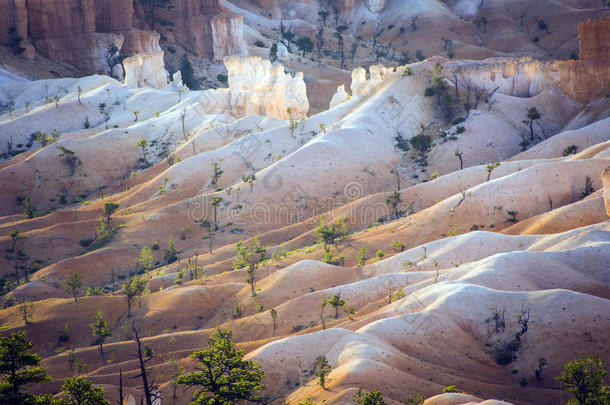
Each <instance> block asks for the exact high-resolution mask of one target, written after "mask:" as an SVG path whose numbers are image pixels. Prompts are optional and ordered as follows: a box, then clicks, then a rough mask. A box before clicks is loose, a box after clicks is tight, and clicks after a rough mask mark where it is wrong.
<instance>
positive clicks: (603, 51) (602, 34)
mask: <svg viewBox="0 0 610 405" xmlns="http://www.w3.org/2000/svg"><path fill="white" fill-rule="evenodd" d="M578 46H579V47H580V55H579V58H580V60H583V61H589V60H607V59H610V17H606V18H600V19H599V20H594V21H587V22H584V23H582V24H579V25H578Z"/></svg>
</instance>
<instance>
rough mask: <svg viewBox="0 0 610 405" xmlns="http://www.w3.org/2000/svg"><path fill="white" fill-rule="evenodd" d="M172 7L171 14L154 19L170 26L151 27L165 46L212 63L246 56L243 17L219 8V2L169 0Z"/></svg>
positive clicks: (217, 0)
mask: <svg viewBox="0 0 610 405" xmlns="http://www.w3.org/2000/svg"><path fill="white" fill-rule="evenodd" d="M172 6H173V8H172V9H171V10H159V11H158V18H159V19H160V20H165V21H168V22H170V23H171V24H170V26H169V27H167V28H164V27H155V28H156V29H159V30H160V31H161V32H162V33H163V35H164V36H165V37H167V40H168V42H169V43H175V44H178V45H180V46H182V47H183V48H185V49H186V50H187V51H188V52H190V53H192V54H195V55H197V56H200V57H204V58H208V59H212V60H214V61H221V60H223V58H224V57H225V56H229V55H232V54H236V53H247V47H246V43H245V41H244V38H243V17H242V16H241V15H237V14H234V13H231V12H229V11H228V10H227V9H226V8H224V7H222V5H221V3H220V0H173V1H172Z"/></svg>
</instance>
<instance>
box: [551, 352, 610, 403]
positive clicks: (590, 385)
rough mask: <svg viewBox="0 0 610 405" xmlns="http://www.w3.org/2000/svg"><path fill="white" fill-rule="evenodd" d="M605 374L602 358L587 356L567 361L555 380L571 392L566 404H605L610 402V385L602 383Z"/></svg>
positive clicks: (606, 372)
mask: <svg viewBox="0 0 610 405" xmlns="http://www.w3.org/2000/svg"><path fill="white" fill-rule="evenodd" d="M606 374H608V371H607V369H606V366H605V365H604V362H603V360H602V359H600V358H599V357H597V356H588V357H586V358H585V357H581V358H580V359H578V360H572V361H570V362H568V363H567V364H566V365H565V370H564V371H563V372H562V373H561V374H560V375H559V376H558V377H557V378H556V380H557V381H558V382H559V383H560V384H561V388H562V389H563V390H565V391H568V392H569V393H570V394H572V398H571V399H570V401H569V402H568V405H605V404H608V403H610V386H608V385H604V377H606Z"/></svg>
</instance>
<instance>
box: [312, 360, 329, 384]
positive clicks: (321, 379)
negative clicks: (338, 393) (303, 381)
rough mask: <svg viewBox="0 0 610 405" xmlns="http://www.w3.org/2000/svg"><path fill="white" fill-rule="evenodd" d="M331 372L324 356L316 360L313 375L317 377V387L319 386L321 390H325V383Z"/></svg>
mask: <svg viewBox="0 0 610 405" xmlns="http://www.w3.org/2000/svg"><path fill="white" fill-rule="evenodd" d="M331 371H332V368H331V366H330V363H329V362H328V360H326V357H325V356H320V357H318V358H317V359H316V363H315V365H314V372H313V374H314V375H315V376H316V377H318V385H320V387H322V389H323V390H326V383H327V382H328V381H329V380H328V375H329V374H330V372H331Z"/></svg>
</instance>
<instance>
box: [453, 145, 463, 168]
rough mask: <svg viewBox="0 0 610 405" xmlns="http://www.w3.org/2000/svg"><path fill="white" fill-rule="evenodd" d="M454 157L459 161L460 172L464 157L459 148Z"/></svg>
mask: <svg viewBox="0 0 610 405" xmlns="http://www.w3.org/2000/svg"><path fill="white" fill-rule="evenodd" d="M454 155H455V156H456V157H457V158H458V159H460V170H462V169H463V168H464V160H463V159H462V156H463V155H464V152H462V151H461V150H460V149H459V148H458V149H456V151H455V153H454Z"/></svg>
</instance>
